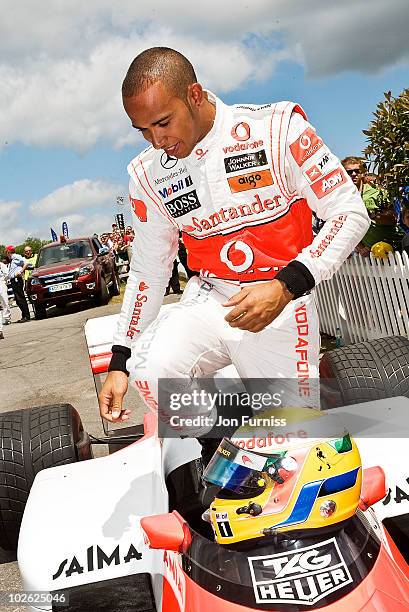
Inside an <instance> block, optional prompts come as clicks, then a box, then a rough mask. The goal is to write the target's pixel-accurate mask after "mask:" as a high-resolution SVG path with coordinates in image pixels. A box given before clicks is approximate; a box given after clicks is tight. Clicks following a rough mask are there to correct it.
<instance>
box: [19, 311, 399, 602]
mask: <svg viewBox="0 0 409 612" xmlns="http://www.w3.org/2000/svg"><path fill="white" fill-rule="evenodd" d="M115 318H116V317H104V318H100V319H96V320H93V321H88V323H87V325H86V333H87V339H88V343H89V346H90V352H91V353H92V351H93V350H94V354H97V350H98V349H97V346H98V341H97V336H98V334H97V333H96V331H97V327H99V328H100V330H101V329H102V330H103V334H101V335H100V336H99V338H100V344H99V346H101V345H107V342H106V335H107V334H108V333H110V332H108V330H107V328H108V325H107V319H110V323H111V326H110V328H111V333H112V326H113V325H114V324H115ZM104 335H105V336H104ZM101 340H103V342H101ZM102 352H105V351H104V350H101V353H102ZM228 374H229V376H231V374H232V372H231V370H230V371H229V373H228ZM336 412H337V413H338V414H339V415H340V417H341V419H342V421H343V422H344V424H345V426H346V427H347V428H349V429H350V430H351V431H353V432H356V431H359V432H360V433H359V435H358V436H357V435H355V439H357V441H358V446H359V449H360V451H361V455H362V461H363V466H364V467H370V466H372V465H381V467H383V469H384V470H385V472H386V475H387V480H388V486H389V487H391V489H392V495H390V496H389V497H390V501H389V502H388V503H387V504H386V505H385V504H384V503H383V502H378V503H377V504H376V506H375V511H376V514H377V516H378V518H379V519H383V518H385V517H386V516H395V515H397V514H405V513H406V512H409V494H408V495H407V498H405V496H404V495H403V498H402V495H400V494H399V495H397V494H396V491H397V489H396V487H397V486H398V487H399V488H401V489H402V490H403V491H405V488H406V491H408V492H409V484H408V482H407V481H406V478H408V479H409V469H408V468H407V465H406V461H405V457H406V456H407V454H406V453H407V446H408V440H409V425H407V426H403V424H404V423H405V422H408V419H407V418H405V415H407V414H408V412H409V400H408V399H407V398H392V399H387V400H379V401H376V402H371V403H370V404H360V405H355V406H349V407H344V408H339V409H336ZM148 421H149V423H148V425H149V431H148V435H147V436H145V437H144V438H143V439H141V440H140V441H138V442H135V443H134V444H132V445H130V446H127V447H126V448H124V449H122V450H120V451H118V452H116V453H114V454H112V455H109V456H106V457H101V458H98V459H94V460H91V461H85V462H81V463H74V464H70V465H67V466H61V467H55V468H49V469H46V470H43V471H41V472H40V473H39V474H38V475H37V476H36V478H35V480H34V484H33V486H32V489H31V492H30V496H29V499H28V502H27V505H26V509H25V513H24V517H23V522H22V527H21V532H20V539H19V545H18V562H19V567H20V572H21V575H22V578H23V583H24V588H25V589H27V590H31V591H54V590H56V589H65V588H68V587H73V586H77V585H82V584H87V583H92V582H98V581H102V580H107V579H115V578H119V577H120V576H126V575H129V574H136V573H144V572H148V573H149V574H150V575H151V576H152V583H153V590H154V595H155V600H156V605H157V609H158V610H161V590H162V575H163V574H164V571H165V568H164V564H163V551H155V550H150V549H149V548H148V547H147V546H146V545H145V544H144V541H143V536H142V532H141V529H140V518H141V517H142V516H147V515H152V514H160V513H165V512H167V511H168V494H167V490H166V486H165V478H166V476H167V474H169V473H170V472H171V471H173V470H174V469H175V468H176V467H178V466H180V465H183V464H184V463H187V462H189V461H191V460H192V459H195V458H196V457H199V456H200V445H199V444H198V442H197V441H196V440H194V439H184V440H180V439H167V440H164V441H160V440H159V439H158V438H157V436H156V432H155V430H154V418H152V417H148ZM397 432H398V434H397ZM368 434H370V435H371V436H372V437H369V435H368ZM397 435H399V438H398V437H393V436H397ZM373 436H379V438H375V437H373ZM397 499H398V500H399V501H396V500H397ZM98 547H99V549H98ZM117 547H119V548H117ZM140 554H141V555H142V556H141V558H137V557H139V555H140ZM64 561H65V563H64ZM99 566H100V567H99ZM38 609H42V610H51V606H50V605H48V606H47V605H44V606H43V607H41V608H31V610H38Z"/></svg>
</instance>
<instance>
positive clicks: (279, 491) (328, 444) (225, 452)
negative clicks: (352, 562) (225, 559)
mask: <svg viewBox="0 0 409 612" xmlns="http://www.w3.org/2000/svg"><path fill="white" fill-rule="evenodd" d="M302 410H303V411H304V412H305V411H308V413H309V414H308V415H307V416H306V415H305V414H304V416H303V418H302V419H301V422H299V423H298V424H296V423H295V422H294V419H293V422H292V423H290V424H289V426H287V428H284V429H283V428H279V429H280V433H276V430H275V431H271V430H269V429H268V428H267V429H266V428H264V427H263V428H261V429H260V428H253V429H251V428H249V427H245V428H243V427H242V428H240V429H238V430H237V431H236V433H235V434H234V437H233V438H232V439H230V440H229V439H227V438H223V440H222V442H221V443H220V445H219V447H218V448H217V450H216V452H215V454H214V455H213V457H212V459H211V460H210V462H209V464H208V465H207V467H206V469H205V471H204V473H203V480H204V481H205V482H206V483H209V484H213V485H216V486H217V487H221V489H220V490H218V492H217V494H216V497H215V499H214V501H213V502H212V503H211V505H210V508H209V510H207V511H206V512H205V513H204V515H203V518H204V519H205V520H208V521H209V522H210V523H211V525H212V527H213V531H214V534H215V539H216V541H217V542H218V543H219V544H233V543H236V542H242V541H244V540H251V539H254V538H261V537H263V536H268V535H273V534H274V533H277V532H288V531H294V530H309V529H320V528H327V527H330V526H334V525H336V524H339V523H341V522H343V521H345V520H347V519H348V518H350V517H351V516H353V515H354V514H355V512H356V510H357V507H358V504H359V500H360V493H361V483H362V465H361V458H360V455H359V451H358V448H357V446H356V444H355V441H354V440H353V438H352V437H351V436H350V435H349V434H348V432H347V431H346V430H345V429H344V428H343V427H342V426H341V427H340V426H339V423H338V422H337V421H335V420H334V418H333V417H330V416H329V415H328V413H325V412H320V411H317V410H312V409H302ZM299 412H300V410H297V413H298V414H299ZM311 413H313V414H312V415H311ZM334 422H335V427H334ZM282 429H283V431H281V430H282ZM290 429H291V431H290ZM250 434H252V435H250Z"/></svg>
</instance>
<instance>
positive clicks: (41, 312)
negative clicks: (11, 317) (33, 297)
mask: <svg viewBox="0 0 409 612" xmlns="http://www.w3.org/2000/svg"><path fill="white" fill-rule="evenodd" d="M33 310H34V316H35V318H36V319H37V320H39V319H46V318H47V309H46V307H45V306H44V304H37V303H36V302H33Z"/></svg>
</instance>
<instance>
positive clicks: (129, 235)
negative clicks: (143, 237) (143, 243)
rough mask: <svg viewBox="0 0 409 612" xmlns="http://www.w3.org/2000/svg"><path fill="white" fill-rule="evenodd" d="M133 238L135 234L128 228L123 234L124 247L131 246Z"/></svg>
mask: <svg viewBox="0 0 409 612" xmlns="http://www.w3.org/2000/svg"><path fill="white" fill-rule="evenodd" d="M134 237H135V233H134V231H133V229H132V227H130V226H128V227H127V228H126V230H125V234H124V242H125V244H126V246H129V245H130V244H131V242H133V239H134Z"/></svg>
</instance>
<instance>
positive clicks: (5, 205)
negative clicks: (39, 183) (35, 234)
mask: <svg viewBox="0 0 409 612" xmlns="http://www.w3.org/2000/svg"><path fill="white" fill-rule="evenodd" d="M21 218H22V214H21V202H17V201H8V202H5V201H4V200H0V219H1V223H0V244H4V245H7V244H12V245H15V244H21V242H23V241H24V240H25V238H27V236H28V234H29V231H28V230H27V229H24V228H21V227H19V225H20V222H21Z"/></svg>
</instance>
